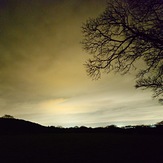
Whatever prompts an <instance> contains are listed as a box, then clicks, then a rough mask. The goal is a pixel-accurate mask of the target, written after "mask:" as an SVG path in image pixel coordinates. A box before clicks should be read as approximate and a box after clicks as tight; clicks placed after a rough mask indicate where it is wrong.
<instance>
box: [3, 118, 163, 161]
mask: <svg viewBox="0 0 163 163" xmlns="http://www.w3.org/2000/svg"><path fill="white" fill-rule="evenodd" d="M0 133H1V134H0V144H1V148H0V156H1V162H3V163H8V162H30V163H31V162H38V163H39V162H44V163H45V162H48V163H49V162H84V163H85V162H86V163H87V162H88V163H94V162H100V163H101V162H135V163H136V162H143V163H144V162H162V160H163V159H162V147H163V141H162V136H163V125H162V122H160V123H158V124H156V125H152V126H144V125H142V126H126V127H122V128H119V127H117V126H114V125H111V126H107V127H99V128H88V127H85V126H81V127H72V128H61V127H54V126H49V127H45V126H42V125H39V124H36V123H32V122H29V121H25V120H20V119H15V118H0Z"/></svg>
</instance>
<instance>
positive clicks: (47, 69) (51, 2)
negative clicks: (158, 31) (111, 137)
mask: <svg viewBox="0 0 163 163" xmlns="http://www.w3.org/2000/svg"><path fill="white" fill-rule="evenodd" d="M105 7H106V0H33V1H31V0H26V1H22V0H0V116H3V115H4V114H9V115H12V116H14V117H15V118H18V119H25V120H28V121H32V122H36V123H39V124H42V125H45V126H63V127H74V126H88V127H99V126H101V127H105V126H108V125H111V124H114V125H117V126H126V125H141V124H154V123H156V122H159V121H162V120H163V106H162V105H161V104H159V103H158V100H157V99H153V98H152V92H150V91H149V90H145V91H142V90H140V89H135V88H134V85H135V73H134V72H133V73H129V74H127V75H124V76H121V75H119V74H113V73H110V74H103V75H102V77H101V79H99V80H96V81H94V80H92V79H91V78H90V77H88V76H87V73H86V69H85V67H84V65H83V64H84V63H85V62H86V59H88V58H89V55H88V54H87V53H86V52H85V51H84V50H83V48H82V45H81V43H80V42H81V41H82V32H81V26H82V24H83V23H84V22H85V21H86V20H87V19H88V18H96V17H97V16H98V15H99V14H100V13H101V12H103V11H104V9H105Z"/></svg>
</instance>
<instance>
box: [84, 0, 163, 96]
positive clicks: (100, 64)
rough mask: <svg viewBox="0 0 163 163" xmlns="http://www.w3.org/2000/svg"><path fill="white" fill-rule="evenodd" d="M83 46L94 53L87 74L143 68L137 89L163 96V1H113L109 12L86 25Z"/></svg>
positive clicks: (97, 74)
mask: <svg viewBox="0 0 163 163" xmlns="http://www.w3.org/2000/svg"><path fill="white" fill-rule="evenodd" d="M82 33H83V37H84V38H83V40H82V45H83V48H84V49H85V50H86V51H87V52H88V53H90V59H89V60H88V61H87V62H86V63H85V66H86V68H87V73H88V75H90V76H91V77H92V78H93V79H99V78H100V77H101V72H106V73H109V72H110V71H114V72H119V73H121V74H126V73H128V72H129V71H131V70H134V69H136V68H139V71H138V73H137V76H136V77H137V81H136V88H144V89H146V88H151V89H153V91H154V96H155V97H156V96H159V95H163V1H162V0H109V2H108V3H107V7H106V9H105V11H104V12H103V13H102V14H101V15H100V16H99V17H97V18H95V19H92V18H90V19H88V20H87V21H86V23H84V24H83V26H82Z"/></svg>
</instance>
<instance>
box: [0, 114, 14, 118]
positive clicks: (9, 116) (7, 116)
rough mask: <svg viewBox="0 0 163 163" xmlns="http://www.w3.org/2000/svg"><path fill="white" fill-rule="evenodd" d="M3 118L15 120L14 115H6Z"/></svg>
mask: <svg viewBox="0 0 163 163" xmlns="http://www.w3.org/2000/svg"><path fill="white" fill-rule="evenodd" d="M2 118H7V119H15V118H14V117H13V116H12V115H8V114H5V115H4V116H2Z"/></svg>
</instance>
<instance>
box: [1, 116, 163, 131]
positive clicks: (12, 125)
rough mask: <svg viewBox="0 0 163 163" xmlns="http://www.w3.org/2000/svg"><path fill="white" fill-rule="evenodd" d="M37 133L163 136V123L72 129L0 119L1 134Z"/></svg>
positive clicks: (19, 120) (76, 127)
mask: <svg viewBox="0 0 163 163" xmlns="http://www.w3.org/2000/svg"><path fill="white" fill-rule="evenodd" d="M35 133H122V134H123V133H125V134H163V122H159V123H157V124H155V125H139V126H125V127H117V126H115V125H110V126H106V127H96V128H91V127H86V126H80V127H78V126H75V127H70V128H63V127H55V126H48V127H46V126H42V125H40V124H37V123H33V122H30V121H25V120H22V119H15V118H12V117H10V118H9V117H2V118H0V134H35Z"/></svg>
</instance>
